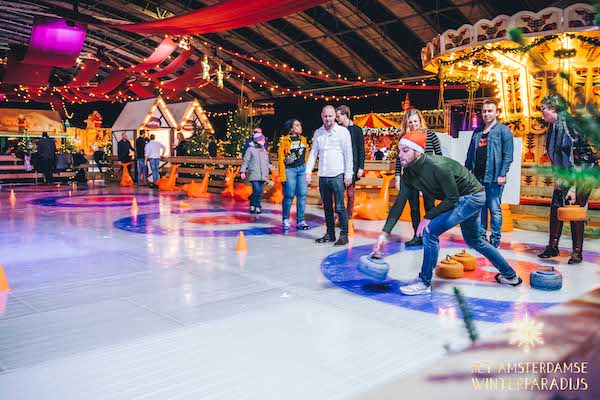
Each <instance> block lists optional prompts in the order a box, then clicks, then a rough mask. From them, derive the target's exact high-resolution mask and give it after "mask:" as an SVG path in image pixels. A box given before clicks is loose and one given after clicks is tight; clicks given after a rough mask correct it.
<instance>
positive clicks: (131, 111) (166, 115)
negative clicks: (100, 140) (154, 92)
mask: <svg viewBox="0 0 600 400" xmlns="http://www.w3.org/2000/svg"><path fill="white" fill-rule="evenodd" d="M175 129H177V122H176V121H175V118H174V117H173V114H171V111H169V108H168V107H167V104H166V103H165V101H164V100H163V99H162V97H160V96H159V97H157V98H156V99H147V100H140V101H131V102H129V103H127V104H126V105H125V108H123V111H121V114H120V115H119V117H118V118H117V120H116V121H115V123H114V125H113V126H112V144H113V149H114V150H113V154H116V148H117V142H118V141H119V140H121V136H122V134H123V133H127V137H128V139H129V141H130V142H131V145H132V146H134V147H135V140H136V139H137V138H138V137H139V135H140V132H142V131H145V132H146V133H147V135H148V138H149V137H150V135H155V136H156V139H155V140H156V141H157V142H160V143H162V144H164V145H165V147H166V148H167V150H166V152H165V156H170V155H171V152H172V149H173V143H174V142H175Z"/></svg>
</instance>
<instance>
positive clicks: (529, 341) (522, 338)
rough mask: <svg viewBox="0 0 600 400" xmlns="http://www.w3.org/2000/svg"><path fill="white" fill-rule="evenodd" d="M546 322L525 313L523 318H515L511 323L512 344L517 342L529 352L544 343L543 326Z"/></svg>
mask: <svg viewBox="0 0 600 400" xmlns="http://www.w3.org/2000/svg"><path fill="white" fill-rule="evenodd" d="M543 327H544V324H542V323H541V322H537V321H536V320H534V319H530V318H529V315H527V313H525V317H524V318H523V319H522V320H515V321H513V323H512V324H511V327H510V328H511V331H512V332H511V336H510V341H509V343H510V344H517V345H518V346H519V348H523V351H525V353H529V350H531V349H532V348H533V347H535V346H536V345H538V344H544V341H543V340H542V328H543Z"/></svg>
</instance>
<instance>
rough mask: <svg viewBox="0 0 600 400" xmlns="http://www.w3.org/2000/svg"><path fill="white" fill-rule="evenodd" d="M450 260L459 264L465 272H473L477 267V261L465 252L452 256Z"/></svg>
mask: <svg viewBox="0 0 600 400" xmlns="http://www.w3.org/2000/svg"><path fill="white" fill-rule="evenodd" d="M452 259H454V260H456V261H458V262H459V263H461V264H462V265H463V267H464V270H465V271H475V268H476V267H477V259H476V258H475V257H473V256H472V255H470V254H469V253H467V251H466V250H463V251H461V252H460V253H458V254H455V255H453V256H452Z"/></svg>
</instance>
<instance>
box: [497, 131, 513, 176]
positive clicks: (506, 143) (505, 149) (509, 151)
mask: <svg viewBox="0 0 600 400" xmlns="http://www.w3.org/2000/svg"><path fill="white" fill-rule="evenodd" d="M501 138H502V164H501V166H500V174H499V175H498V176H506V174H508V169H509V168H510V164H511V163H512V162H513V153H514V148H515V143H514V140H513V133H512V131H511V130H510V128H508V127H505V129H503V130H502V136H501Z"/></svg>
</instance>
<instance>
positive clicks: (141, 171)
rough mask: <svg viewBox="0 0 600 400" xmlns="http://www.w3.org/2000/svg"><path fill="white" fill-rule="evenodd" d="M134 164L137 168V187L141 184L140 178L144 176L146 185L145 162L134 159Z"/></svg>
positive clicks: (141, 159) (140, 159)
mask: <svg viewBox="0 0 600 400" xmlns="http://www.w3.org/2000/svg"><path fill="white" fill-rule="evenodd" d="M135 162H136V166H137V183H138V185H141V183H142V176H144V177H145V178H146V183H147V182H148V167H146V162H145V161H144V159H143V158H136V159H135Z"/></svg>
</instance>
